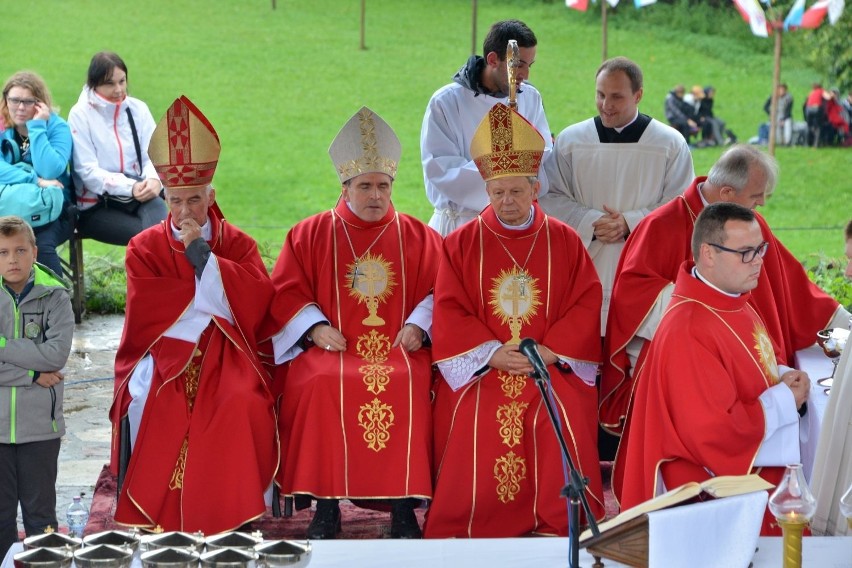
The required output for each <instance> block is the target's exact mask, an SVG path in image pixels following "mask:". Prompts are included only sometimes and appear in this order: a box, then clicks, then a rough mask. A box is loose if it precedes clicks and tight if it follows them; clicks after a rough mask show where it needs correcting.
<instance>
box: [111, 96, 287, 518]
mask: <svg viewBox="0 0 852 568" xmlns="http://www.w3.org/2000/svg"><path fill="white" fill-rule="evenodd" d="M149 153H150V154H151V157H152V161H153V162H154V164H155V165H156V166H157V169H158V172H159V174H160V176H161V180H162V181H163V184H164V186H165V191H166V200H167V203H168V206H169V208H170V214H169V216H168V218H167V219H166V220H165V222H164V223H161V224H159V225H156V226H154V227H151V228H149V229H147V230H145V231H143V232H142V233H140V234H139V235H137V236H136V237H134V238H133V239H132V240H131V241H130V244H129V245H128V247H127V258H126V268H127V310H126V318H125V322H124V331H123V333H122V339H121V344H120V346H119V349H118V352H117V354H116V361H115V375H116V388H115V399H114V401H113V405H112V408H111V409H110V419H111V421H112V423H113V444H112V461H111V467H112V469H113V471H114V472H116V471H117V470H118V467H119V463H118V461H119V435H118V433H119V429H120V424H121V422H122V419H123V418H124V417H125V416H128V415H130V418H131V437H132V438H133V439H134V443H133V451H132V454H131V457H130V462H129V464H128V466H127V474H126V477H125V479H124V484H123V486H122V488H121V493H120V496H119V499H118V505H117V508H116V512H115V520H116V521H117V522H119V523H122V524H125V525H131V526H140V527H146V528H154V527H160V528H162V529H163V530H167V531H169V530H181V531H191V532H194V531H202V532H204V533H206V534H214V533H218V532H222V531H227V530H234V529H237V528H239V527H240V526H241V525H243V524H244V523H246V522H248V521H251V520H252V519H254V518H257V517H259V516H261V515H263V514H264V512H265V511H266V505H265V503H264V498H263V494H264V491H265V490H266V489H267V488H268V487H270V485H271V483H272V480H273V477H274V475H275V471H276V467H277V465H278V459H277V458H278V444H277V438H276V434H275V414H274V410H273V399H272V396H271V395H270V391H269V385H268V382H269V376H268V375H267V374H266V372H265V371H264V370H263V368H262V367H261V364H260V361H259V360H258V357H257V354H256V352H257V344H256V334H257V331H258V330H259V326H260V325H261V323H262V321H263V318H264V316H265V314H266V312H267V309H268V304H269V301H270V300H271V297H272V283H271V281H270V280H269V276H268V274H267V272H266V268H265V267H264V264H263V262H262V260H261V258H260V254H259V253H258V250H257V245H256V243H255V242H254V240H252V239H251V238H250V237H249V236H248V235H246V234H245V233H243V232H242V231H240V230H239V229H237V228H235V227H234V226H232V225H230V224H228V223H227V222H226V221H225V220H224V218H223V217H222V214H221V212H220V211H219V208H218V206H216V205H215V191H214V190H213V188H212V186H211V185H210V182H211V180H212V176H213V170H214V168H215V165H216V160H217V158H218V154H219V141H218V137H216V134H215V131H214V130H213V127H212V126H211V125H210V124H209V122H207V120H206V119H205V118H204V116H203V115H202V114H201V112H200V111H199V110H198V109H197V108H195V107H194V106H193V105H192V103H191V102H190V101H189V100H188V99H186V98H185V97H181V98H180V99H178V100H176V101H175V102H174V103H173V104H172V106H171V107H170V108H169V110H168V111H167V114H166V116H165V117H163V119H162V120H161V121H160V123H159V125H158V126H157V129H156V130H155V132H154V134H153V136H152V139H151V146H150V147H149ZM134 408H135V413H136V417H135V418H134V416H133V415H134ZM140 413H141V419H140V418H139V414H140Z"/></svg>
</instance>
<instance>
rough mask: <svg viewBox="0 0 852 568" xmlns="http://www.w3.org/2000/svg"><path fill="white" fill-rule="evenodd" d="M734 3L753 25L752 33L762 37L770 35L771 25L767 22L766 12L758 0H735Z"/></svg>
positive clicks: (751, 25) (750, 24) (749, 23)
mask: <svg viewBox="0 0 852 568" xmlns="http://www.w3.org/2000/svg"><path fill="white" fill-rule="evenodd" d="M734 5H735V6H736V7H737V10H738V11H739V12H740V15H741V16H742V17H743V20H745V21H746V22H748V25H749V26H750V27H751V33H753V34H754V35H756V36H760V37H769V25H768V24H767V22H766V14H764V13H763V8H761V7H760V3H759V2H758V1H757V0H734Z"/></svg>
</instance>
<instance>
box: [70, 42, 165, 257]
mask: <svg viewBox="0 0 852 568" xmlns="http://www.w3.org/2000/svg"><path fill="white" fill-rule="evenodd" d="M68 124H69V125H70V126H71V136H72V137H73V139H74V150H73V163H74V170H73V180H74V187H75V190H76V192H77V207H78V209H79V211H80V221H79V225H80V232H81V234H82V235H83V236H84V237H88V238H92V239H95V240H97V241H102V242H105V243H110V244H115V245H126V244H127V243H128V241H129V240H130V239H131V238H132V237H133V236H134V235H136V234H137V233H139V232H140V231H142V230H143V229H146V228H148V227H150V226H152V225H156V224H157V223H159V222H160V221H162V220H163V219H165V218H166V212H167V210H166V204H165V202H164V201H163V200H162V199H160V191H161V190H162V185H161V184H160V179H159V177H157V172H156V170H155V169H154V165H153V164H152V163H151V160H150V159H149V158H148V143H149V142H150V140H151V134H152V133H153V132H154V128H155V127H156V123H155V122H154V117H153V116H152V115H151V111H150V110H148V106H147V105H146V104H145V103H144V102H142V101H140V100H139V99H135V98H133V97H130V96H128V95H127V66H126V65H125V64H124V61H123V60H122V59H121V57H119V56H118V55H117V54H115V53H112V52H106V51H103V52H100V53H96V54H95V55H94V56H93V57H92V61H91V63H90V64H89V72H88V77H87V80H86V85H85V86H84V87H83V92H82V93H80V98H79V99H78V100H77V103H76V104H75V105H74V106H73V107H72V108H71V112H70V113H69V115H68ZM116 198H117V199H116Z"/></svg>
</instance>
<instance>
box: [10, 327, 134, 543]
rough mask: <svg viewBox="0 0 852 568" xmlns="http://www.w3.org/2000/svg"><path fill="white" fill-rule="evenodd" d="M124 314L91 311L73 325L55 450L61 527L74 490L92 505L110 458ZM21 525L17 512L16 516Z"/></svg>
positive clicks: (63, 526) (86, 502)
mask: <svg viewBox="0 0 852 568" xmlns="http://www.w3.org/2000/svg"><path fill="white" fill-rule="evenodd" d="M123 323H124V316H123V315H114V316H89V317H86V318H85V319H84V320H83V322H82V323H80V324H78V325H77V327H76V329H75V330H74V343H73V346H72V348H71V356H70V357H69V358H68V364H67V365H66V367H65V402H64V413H65V430H66V432H65V436H63V438H62V446H61V449H60V451H59V474H58V476H57V480H56V514H57V520H58V521H59V526H60V529H62V530H63V532H64V530H65V528H66V524H65V509H67V508H68V505H70V504H71V501H72V498H73V497H74V495H79V494H80V492H81V491H82V492H85V494H86V495H85V497H84V498H83V499H84V501H85V504H86V506H87V507H88V506H91V499H92V493H93V492H94V487H95V482H96V481H97V480H98V475H99V474H100V472H101V469H102V468H103V466H104V464H106V463H108V462H109V439H110V423H109V416H108V412H109V407H110V404H111V403H112V391H113V363H114V360H115V351H116V349H117V348H118V342H119V339H120V338H121V327H122V325H123ZM18 522H19V528H22V527H23V525H22V524H20V516H19V517H18Z"/></svg>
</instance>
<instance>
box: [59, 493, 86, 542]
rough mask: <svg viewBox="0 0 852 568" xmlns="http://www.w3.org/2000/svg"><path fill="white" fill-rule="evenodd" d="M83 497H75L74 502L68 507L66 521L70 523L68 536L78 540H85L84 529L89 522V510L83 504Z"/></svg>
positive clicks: (81, 494) (81, 495)
mask: <svg viewBox="0 0 852 568" xmlns="http://www.w3.org/2000/svg"><path fill="white" fill-rule="evenodd" d="M83 495H84V493H80V496H79V497H77V496H75V497H74V502H73V503H71V504H70V505H68V509H67V510H66V511H65V520H66V521H67V522H68V534H69V535H70V536H74V537H77V538H83V529H85V528H86V523H87V522H89V509H87V508H86V505H84V504H83V500H82V498H83Z"/></svg>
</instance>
